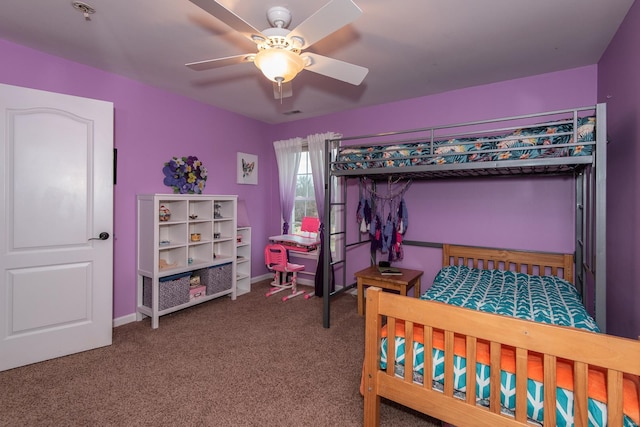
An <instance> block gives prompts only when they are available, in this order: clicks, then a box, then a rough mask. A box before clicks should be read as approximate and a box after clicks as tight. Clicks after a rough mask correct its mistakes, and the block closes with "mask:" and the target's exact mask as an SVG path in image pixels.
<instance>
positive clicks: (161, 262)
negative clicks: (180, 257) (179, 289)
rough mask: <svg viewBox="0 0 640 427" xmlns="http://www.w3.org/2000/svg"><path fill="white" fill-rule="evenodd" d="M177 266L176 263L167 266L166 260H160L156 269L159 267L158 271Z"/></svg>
mask: <svg viewBox="0 0 640 427" xmlns="http://www.w3.org/2000/svg"><path fill="white" fill-rule="evenodd" d="M177 266H178V262H177V261H176V262H173V263H171V264H169V263H168V262H167V260H166V259H162V258H161V259H160V261H159V262H158V267H160V270H166V269H167V268H174V267H177Z"/></svg>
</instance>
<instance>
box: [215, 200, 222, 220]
mask: <svg viewBox="0 0 640 427" xmlns="http://www.w3.org/2000/svg"><path fill="white" fill-rule="evenodd" d="M221 210H222V205H221V204H220V203H216V204H215V205H213V217H214V218H215V219H220V218H222V212H221Z"/></svg>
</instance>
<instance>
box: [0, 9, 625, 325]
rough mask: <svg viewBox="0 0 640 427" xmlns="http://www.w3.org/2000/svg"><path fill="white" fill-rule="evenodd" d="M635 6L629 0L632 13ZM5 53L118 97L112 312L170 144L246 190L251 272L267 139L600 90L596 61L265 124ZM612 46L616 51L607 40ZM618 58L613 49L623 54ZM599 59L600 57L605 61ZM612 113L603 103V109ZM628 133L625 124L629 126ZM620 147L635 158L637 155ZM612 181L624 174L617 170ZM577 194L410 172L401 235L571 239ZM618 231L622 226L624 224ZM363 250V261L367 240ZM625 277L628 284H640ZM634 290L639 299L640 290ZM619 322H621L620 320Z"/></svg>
mask: <svg viewBox="0 0 640 427" xmlns="http://www.w3.org/2000/svg"><path fill="white" fill-rule="evenodd" d="M630 15H631V14H630ZM637 15H638V11H637V7H636V8H635V9H633V16H635V17H637ZM627 20H629V18H628V19H627ZM636 20H637V18H636ZM627 27H629V25H628V24H627ZM627 31H630V30H627ZM636 39H637V35H636ZM622 44H623V45H624V46H625V47H624V49H622V50H623V53H621V54H620V55H622V56H625V55H627V53H629V52H630V50H631V45H632V42H631V41H630V40H629V41H624V43H622ZM0 54H1V55H2V57H3V58H5V61H4V62H3V63H4V65H5V66H4V67H1V68H0V82H3V83H8V84H14V85H20V86H27V87H33V88H36V89H43V90H50V91H55V92H61V93H68V94H72V95H77V96H84V97H90V98H97V99H104V100H108V101H111V102H113V103H114V105H115V121H116V123H115V146H116V148H118V157H119V159H118V160H119V164H118V185H117V186H116V188H115V216H114V218H115V238H116V240H115V242H114V244H115V248H114V250H115V273H114V317H115V318H118V317H121V316H125V315H128V314H131V313H133V312H134V311H135V283H136V278H135V277H136V276H135V247H136V242H135V195H136V194H139V193H154V192H158V193H159V192H168V191H167V190H168V188H166V187H165V186H164V185H163V184H162V173H161V167H162V164H163V163H164V162H165V161H167V160H168V159H169V158H170V157H172V156H175V155H190V154H193V155H197V156H198V157H200V158H201V159H202V160H203V162H204V164H205V166H207V167H208V169H209V173H210V175H209V179H208V181H207V187H206V190H205V192H206V193H208V194H239V197H240V198H241V199H244V200H246V203H247V207H248V213H249V219H250V221H251V225H252V226H253V236H254V240H253V242H254V245H253V251H252V252H253V253H252V256H253V265H252V269H253V275H254V277H255V276H259V275H261V274H263V273H264V272H266V270H265V269H264V266H263V265H262V253H261V252H262V244H261V242H266V237H267V236H269V235H272V234H277V233H279V215H278V212H279V197H278V194H277V191H278V190H277V185H276V184H277V170H276V167H275V155H274V153H273V148H272V147H273V146H272V141H274V140H277V139H286V138H290V137H293V136H306V135H309V134H311V133H316V132H326V131H335V132H341V133H343V134H344V135H345V136H352V135H357V134H363V133H375V132H380V131H388V130H397V129H406V128H415V127H425V126H430V125H440V124H450V123H456V122H464V121H470V120H480V119H488V118H495V117H501V116H510V115H518V114H528V113H533V112H540V111H545V110H553V109H562V108H571V107H576V106H586V105H592V104H594V103H595V102H596V99H597V97H596V88H597V86H596V80H597V78H598V76H597V71H598V70H597V67H596V66H595V65H592V66H587V67H581V68H577V69H572V70H566V71H562V72H557V73H550V74H545V75H539V76H534V77H529V78H524V79H517V80H512V81H505V82H500V83H496V84H491V85H485V86H479V87H473V88H467V89H462V90H458V91H452V92H447V93H443V94H439V95H433V96H428V97H422V98H416V99H410V100H406V101H402V102H396V103H390V104H385V105H380V106H374V107H368V108H362V109H359V110H354V111H350V112H342V113H338V114H332V115H327V116H324V117H319V118H314V119H308V120H303V121H297V122H292V123H286V124H281V125H267V124H264V123H261V122H257V121H254V120H251V119H248V118H245V117H242V116H239V115H236V114H233V113H229V112H226V111H223V110H220V109H217V108H215V107H211V106H206V105H204V104H200V103H197V102H195V101H191V100H187V99H185V98H182V97H180V96H177V95H173V94H170V93H167V92H164V91H161V90H158V89H155V88H152V87H149V86H145V85H143V84H140V83H137V82H135V81H132V80H129V79H126V78H123V77H120V76H116V75H113V74H110V73H106V72H103V71H100V70H96V69H93V68H90V67H86V66H83V65H80V64H77V63H73V62H69V61H66V60H63V59H60V58H57V57H54V56H50V55H46V54H43V53H40V52H37V51H34V50H31V49H28V48H25V47H22V46H19V45H15V44H12V43H8V42H5V41H2V40H0ZM608 54H609V55H611V56H614V51H613V49H611V50H610V52H608ZM616 58H617V56H616ZM616 58H613V60H612V61H618V59H616ZM605 59H606V58H605ZM625 59H626V57H625ZM636 64H637V63H636ZM605 65H606V61H605V60H604V59H603V64H601V66H602V67H605ZM612 68H613V71H612V73H613V72H621V71H619V70H617V68H619V67H616V66H615V65H613V66H612ZM634 70H637V66H636V67H635V68H634ZM629 73H631V72H629ZM629 79H630V78H629ZM618 80H621V79H618V74H614V75H613V76H612V77H609V80H608V81H611V83H612V84H613V83H616V82H617V81H618ZM634 82H635V83H636V84H635V86H636V87H637V83H638V80H637V79H636V80H632V79H631V83H634ZM631 83H630V84H631ZM626 88H627V86H626V85H625V90H626ZM636 92H637V90H636ZM603 93H604V92H603ZM607 93H608V92H607ZM616 93H619V92H615V91H614V92H613V94H614V95H615V94H616ZM601 98H602V97H601ZM614 101H615V98H614ZM633 105H635V104H624V109H623V110H622V111H623V112H624V113H629V114H630V113H631V111H632V110H633V108H632V107H633ZM629 114H627V116H628V115H629ZM611 116H612V113H611V111H610V120H611ZM633 118H634V119H636V118H637V117H636V116H634V117H633ZM625 123H628V122H625ZM636 123H637V121H635V122H634V123H633V124H634V126H637V124H636ZM628 127H629V126H627V128H628ZM632 131H633V132H632V135H633V137H634V138H631V141H633V142H635V135H637V128H633V129H632ZM625 132H626V131H625ZM625 135H626V136H629V135H631V134H630V133H628V132H627V133H625ZM627 145H632V144H631V143H629V144H627ZM237 151H244V152H248V153H252V154H256V155H258V156H259V158H260V164H259V185H258V186H245V185H237V184H235V166H234V165H235V155H236V152H237ZM619 157H622V156H619ZM614 158H615V155H614ZM627 159H628V160H627V161H628V162H629V163H631V162H633V160H634V159H635V156H633V157H627ZM621 160H622V159H621ZM612 169H613V168H612ZM634 178H635V177H634ZM629 182H634V180H633V179H632V180H625V184H626V185H629ZM619 184H622V182H621V180H620V182H619ZM620 187H624V186H623V185H620ZM353 190H354V189H353V188H352V189H351V191H352V192H353ZM618 191H619V194H618V197H619V198H620V199H622V197H623V196H625V195H627V192H628V193H629V194H632V191H633V190H632V189H628V190H627V189H624V188H620V190H618ZM614 194H615V193H614ZM573 198H574V195H573V182H572V181H571V180H568V179H565V178H542V179H535V180H528V179H513V180H500V181H497V182H491V181H487V180H476V181H473V180H469V181H448V182H439V183H414V184H413V186H412V187H411V189H410V191H409V193H408V196H407V204H408V206H409V209H410V225H409V231H408V232H407V236H406V238H408V239H415V240H428V241H434V242H441V241H444V242H453V243H464V244H477V245H495V246H505V247H512V248H521V249H532V250H536V249H539V250H551V251H572V250H573V228H574V224H573V222H574V217H573V204H574V203H573ZM609 200H610V202H611V203H612V206H614V204H615V203H616V201H615V199H614V198H613V197H610V199H609ZM631 200H634V198H631ZM355 207H356V206H355V205H353V206H351V207H350V209H351V210H350V211H349V218H352V217H354V216H355V214H354V212H355ZM620 211H621V212H622V211H623V210H622V209H620ZM624 212H626V214H624V215H626V216H624V217H620V219H621V220H622V219H626V218H627V217H629V218H631V217H632V218H633V219H635V218H636V216H635V212H636V210H635V207H634V208H633V213H631V212H628V209H627V210H626V211H624ZM620 215H623V214H622V213H621V214H620ZM612 219H613V218H612ZM523 223H524V224H527V225H526V226H525V227H522V226H521V225H520V224H523ZM354 224H355V218H354ZM613 227H614V225H612V228H613ZM354 232H355V231H354V230H352V233H354ZM618 232H619V233H620V234H622V233H623V232H622V229H619V230H618ZM613 233H614V234H615V229H614V232H613ZM634 233H636V232H635V231H634ZM629 235H630V236H629V238H628V240H629V242H628V243H629V244H628V245H627V246H626V248H625V250H629V255H628V258H629V260H631V257H632V256H633V253H631V251H632V250H634V249H635V242H636V241H638V239H637V238H636V234H633V237H631V235H632V233H629ZM610 251H611V249H610ZM363 252H365V255H364V260H365V261H366V259H367V258H366V251H363ZM622 252H624V251H622ZM361 256H362V255H361ZM439 263H440V252H439V251H438V250H434V249H418V248H410V249H408V250H407V253H406V256H405V260H404V262H403V264H404V265H405V266H407V267H415V268H423V269H424V270H425V271H426V275H425V280H424V282H423V289H424V288H426V286H427V284H428V282H429V281H430V280H431V279H432V278H433V275H434V274H435V272H436V271H437V268H438V265H439ZM625 265H629V264H625ZM612 269H613V268H610V271H611V270H612ZM610 277H611V276H610ZM634 278H635V271H634V275H633V277H630V276H628V275H626V276H625V277H622V276H621V279H624V280H622V281H621V282H625V281H626V282H625V283H632V280H633V279H634ZM627 287H628V289H625V290H624V295H628V294H630V293H631V292H632V290H633V289H635V288H636V287H635V286H631V285H627ZM635 298H636V301H637V295H636V297H635ZM612 312H615V310H612V309H611V307H610V308H609V313H612ZM627 318H629V317H627ZM622 322H623V320H621V318H619V319H615V318H613V319H609V325H611V327H612V328H613V327H614V325H616V324H620V323H622ZM635 325H636V326H635V327H634V328H631V329H629V330H627V331H628V332H631V330H632V329H633V330H635V332H634V334H635V335H637V333H638V327H637V325H638V322H637V321H636V322H635ZM617 330H618V331H623V330H624V329H623V328H622V327H618V328H617ZM627 334H628V333H627ZM630 335H633V334H630Z"/></svg>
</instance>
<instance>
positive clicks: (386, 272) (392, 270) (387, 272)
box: [378, 266, 402, 276]
mask: <svg viewBox="0 0 640 427" xmlns="http://www.w3.org/2000/svg"><path fill="white" fill-rule="evenodd" d="M378 271H379V272H380V274H382V275H383V276H402V271H400V269H399V268H397V267H380V266H378Z"/></svg>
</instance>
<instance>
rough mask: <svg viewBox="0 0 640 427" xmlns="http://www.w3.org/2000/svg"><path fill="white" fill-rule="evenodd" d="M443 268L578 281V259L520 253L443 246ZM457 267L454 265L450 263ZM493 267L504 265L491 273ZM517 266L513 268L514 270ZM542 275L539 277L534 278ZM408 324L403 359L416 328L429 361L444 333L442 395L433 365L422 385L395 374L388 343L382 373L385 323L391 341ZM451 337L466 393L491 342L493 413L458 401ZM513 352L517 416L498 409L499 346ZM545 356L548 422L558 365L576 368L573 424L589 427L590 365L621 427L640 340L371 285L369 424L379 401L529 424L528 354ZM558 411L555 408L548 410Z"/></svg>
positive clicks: (487, 422) (454, 417) (439, 414)
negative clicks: (479, 350)
mask: <svg viewBox="0 0 640 427" xmlns="http://www.w3.org/2000/svg"><path fill="white" fill-rule="evenodd" d="M443 261H444V262H443V265H445V266H446V265H452V264H455V265H459V264H463V265H469V266H471V264H473V266H475V267H477V268H501V269H502V268H504V269H508V268H509V267H508V266H509V265H513V266H515V268H516V269H517V270H521V269H523V268H525V266H526V271H537V270H539V271H548V269H551V271H552V272H553V273H552V274H557V273H558V271H559V270H558V269H562V270H564V277H565V280H567V279H571V278H572V277H573V257H572V256H571V255H564V254H548V253H543V254H539V253H534V252H521V251H512V250H496V249H488V248H477V247H464V246H453V245H444V247H443ZM452 261H453V262H452ZM494 265H499V266H496V267H494ZM512 268H513V267H512ZM535 274H538V273H535ZM399 320H402V321H404V323H405V349H406V354H405V360H413V354H412V353H413V345H412V343H413V328H414V325H423V327H424V332H425V333H424V337H425V341H426V342H425V343H424V346H425V355H426V354H431V350H428V349H430V348H432V347H431V346H432V331H433V330H442V331H444V342H445V344H444V347H445V348H444V351H445V375H444V390H443V391H437V390H434V389H432V387H431V384H432V377H431V376H432V374H431V372H432V360H431V357H425V361H424V382H423V383H424V384H427V386H423V384H418V383H415V382H413V378H412V371H413V370H412V369H405V370H404V378H399V377H397V376H395V374H394V365H395V361H394V360H393V358H394V354H395V348H394V346H395V340H394V339H392V338H389V339H388V346H389V348H388V349H387V355H388V360H387V369H386V370H381V369H380V358H381V355H380V340H381V338H382V336H381V329H382V326H383V324H385V323H386V325H387V330H388V331H389V336H390V337H391V335H392V334H393V332H392V331H395V329H396V328H395V325H396V322H398V321H399ZM454 336H464V337H466V347H467V350H468V351H467V375H466V378H467V389H472V390H475V376H476V375H475V369H476V364H475V358H476V352H475V349H476V345H477V342H478V340H483V341H486V342H489V345H490V351H491V362H490V367H491V382H490V387H491V396H490V407H489V408H485V407H482V406H478V405H476V402H475V393H467V394H466V400H463V399H460V398H456V397H454V389H453V375H454V373H453V370H454V366H453V348H454ZM503 345H504V346H510V347H512V348H515V349H516V350H515V351H516V411H515V416H513V417H512V416H509V415H505V414H502V413H501V411H500V368H499V365H500V350H501V346H503ZM528 352H536V353H540V354H542V355H543V357H544V381H543V383H544V390H545V392H544V415H545V418H544V424H545V425H549V426H554V425H555V424H556V420H555V418H556V412H555V401H556V389H555V387H553V386H550V385H553V384H556V369H555V367H556V360H557V359H566V360H569V361H573V364H574V398H575V401H574V407H575V416H574V417H575V425H576V426H586V425H588V418H587V414H588V407H587V399H588V396H587V375H588V368H589V366H590V365H591V366H597V367H600V368H602V369H604V370H606V378H607V383H608V390H607V396H608V403H607V407H608V425H610V426H622V425H623V424H622V419H623V413H622V405H623V399H622V390H623V385H622V384H623V381H622V378H623V375H631V376H634V377H635V378H637V377H638V376H640V341H635V340H631V339H626V338H619V337H614V336H611V335H605V334H596V333H592V332H587V331H583V330H578V329H574V328H568V327H562V326H553V325H547V324H542V323H536V322H531V321H526V320H521V319H516V318H511V317H506V316H500V315H495V314H489V313H483V312H480V311H476V310H470V309H466V308H460V307H454V306H451V305H447V304H443V303H440V302H434V301H425V300H418V299H415V298H410V297H403V296H400V295H395V294H391V293H384V292H382V290H380V289H378V288H375V287H370V288H369V289H368V290H367V295H366V332H365V362H364V375H363V385H364V390H363V392H364V425H365V426H378V425H379V424H380V401H381V398H385V399H388V400H391V401H394V402H397V403H400V404H402V405H404V406H408V407H410V408H412V409H414V410H417V411H419V412H421V413H424V414H427V415H430V416H432V417H435V418H438V419H440V420H443V421H444V422H447V423H451V424H454V425H456V426H513V425H527V409H526V406H527V395H526V393H527V375H526V373H527V355H528ZM547 408H554V410H547Z"/></svg>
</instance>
